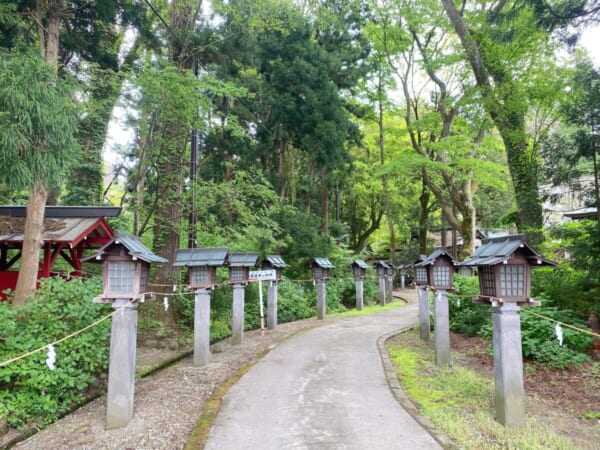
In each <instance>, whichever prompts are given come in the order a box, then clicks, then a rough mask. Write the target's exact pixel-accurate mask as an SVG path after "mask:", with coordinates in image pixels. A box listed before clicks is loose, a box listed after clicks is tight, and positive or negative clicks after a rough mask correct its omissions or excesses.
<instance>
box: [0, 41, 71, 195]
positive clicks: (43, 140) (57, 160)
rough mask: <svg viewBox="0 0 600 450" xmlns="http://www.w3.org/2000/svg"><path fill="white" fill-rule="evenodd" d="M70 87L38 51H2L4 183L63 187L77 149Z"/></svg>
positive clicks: (0, 173)
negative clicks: (65, 171) (66, 169)
mask: <svg viewBox="0 0 600 450" xmlns="http://www.w3.org/2000/svg"><path fill="white" fill-rule="evenodd" d="M75 127H76V110H75V103H74V101H73V95H72V91H71V88H70V86H69V85H68V84H67V83H66V82H65V81H64V80H62V79H60V78H59V77H58V76H57V75H56V74H55V73H54V71H53V70H52V68H51V67H50V66H49V65H48V64H46V63H45V62H44V61H43V60H42V59H41V57H40V55H39V50H38V51H37V52H36V51H33V50H31V51H27V52H24V53H21V54H16V53H10V52H5V51H0V168H1V170H0V182H4V183H6V184H7V185H9V186H10V187H11V188H13V189H15V190H19V189H27V188H30V187H32V186H34V185H35V184H36V183H41V185H42V186H45V187H55V186H59V185H60V183H61V182H62V181H63V170H64V169H65V168H66V166H67V165H68V163H69V158H70V157H71V155H72V152H73V151H74V150H75V149H76V148H77V145H78V143H77V141H76V139H75V137H74V134H75Z"/></svg>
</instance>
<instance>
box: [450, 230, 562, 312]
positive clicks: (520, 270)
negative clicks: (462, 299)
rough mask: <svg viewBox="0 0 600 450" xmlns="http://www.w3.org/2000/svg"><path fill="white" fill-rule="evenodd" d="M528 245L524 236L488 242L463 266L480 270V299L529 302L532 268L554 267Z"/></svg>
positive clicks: (503, 237)
mask: <svg viewBox="0 0 600 450" xmlns="http://www.w3.org/2000/svg"><path fill="white" fill-rule="evenodd" d="M554 265H556V263H555V262H553V261H549V260H547V259H544V258H543V257H542V256H541V255H540V254H539V253H538V252H537V251H536V250H535V249H533V248H532V247H531V246H529V245H528V244H527V243H526V242H525V236H524V235H523V234H515V235H511V236H502V237H496V238H491V239H486V240H484V241H483V242H482V245H481V247H479V248H478V249H477V250H475V252H473V254H472V255H471V257H470V258H469V259H467V260H466V261H464V262H463V263H462V264H461V266H464V267H477V273H478V276H479V289H480V291H481V297H478V298H477V299H476V301H484V302H487V301H488V300H493V299H496V300H502V301H505V302H516V303H530V302H531V299H530V298H529V296H530V287H531V268H532V267H542V266H554Z"/></svg>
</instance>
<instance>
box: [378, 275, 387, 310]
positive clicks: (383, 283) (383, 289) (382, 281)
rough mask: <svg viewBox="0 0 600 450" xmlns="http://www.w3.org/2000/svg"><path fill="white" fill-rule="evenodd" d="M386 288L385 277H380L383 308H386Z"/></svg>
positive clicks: (380, 297)
mask: <svg viewBox="0 0 600 450" xmlns="http://www.w3.org/2000/svg"><path fill="white" fill-rule="evenodd" d="M386 287H387V286H386V282H385V277H379V304H380V305H381V306H385V297H386Z"/></svg>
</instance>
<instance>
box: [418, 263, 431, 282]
mask: <svg viewBox="0 0 600 450" xmlns="http://www.w3.org/2000/svg"><path fill="white" fill-rule="evenodd" d="M415 279H416V281H417V283H427V282H428V281H429V280H428V279H427V268H426V267H415Z"/></svg>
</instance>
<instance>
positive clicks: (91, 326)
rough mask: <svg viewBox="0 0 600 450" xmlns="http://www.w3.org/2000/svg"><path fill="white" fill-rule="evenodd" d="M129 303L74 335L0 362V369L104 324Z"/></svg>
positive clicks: (131, 301)
mask: <svg viewBox="0 0 600 450" xmlns="http://www.w3.org/2000/svg"><path fill="white" fill-rule="evenodd" d="M131 303H133V299H132V300H129V302H127V304H126V305H124V306H122V307H121V308H119V309H116V310H115V311H113V312H112V313H110V314H107V315H106V316H104V317H101V318H100V319H98V320H96V321H95V322H93V323H91V324H89V325H88V326H86V327H84V328H82V329H81V330H78V331H75V332H74V333H71V334H69V335H68V336H65V337H63V338H61V339H58V340H56V341H54V342H51V343H49V344H46V345H44V346H42V347H40V348H37V349H35V350H32V351H30V352H27V353H24V354H22V355H19V356H15V357H14V358H11V359H8V360H6V361H3V362H0V367H5V366H8V365H9V364H11V363H14V362H16V361H19V360H21V359H24V358H27V357H28V356H31V355H34V354H36V353H39V352H41V351H42V350H45V349H47V348H48V347H49V346H51V345H52V346H54V345H57V344H60V343H61V342H64V341H66V340H67V339H71V338H73V337H75V336H77V335H79V334H81V333H83V332H85V331H87V330H89V329H90V328H94V327H95V326H97V325H99V324H100V323H102V322H104V321H105V320H107V319H109V318H111V317H112V316H114V315H115V314H117V313H118V312H119V311H120V310H121V309H123V308H126V307H127V306H129V305H130V304H131Z"/></svg>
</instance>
